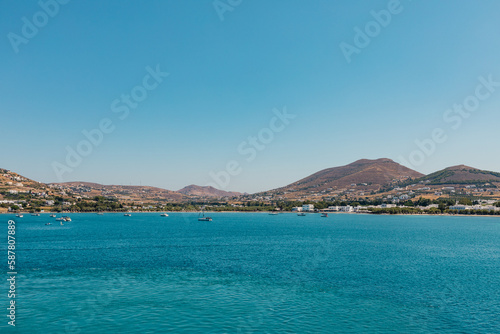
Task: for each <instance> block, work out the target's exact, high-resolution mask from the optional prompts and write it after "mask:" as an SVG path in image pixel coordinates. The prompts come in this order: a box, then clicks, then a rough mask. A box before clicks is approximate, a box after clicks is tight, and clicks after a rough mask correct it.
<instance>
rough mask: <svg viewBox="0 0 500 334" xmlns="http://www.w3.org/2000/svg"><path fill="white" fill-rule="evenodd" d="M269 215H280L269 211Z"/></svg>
mask: <svg viewBox="0 0 500 334" xmlns="http://www.w3.org/2000/svg"><path fill="white" fill-rule="evenodd" d="M269 215H270V216H277V215H278V213H277V212H269Z"/></svg>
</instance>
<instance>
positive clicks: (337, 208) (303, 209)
mask: <svg viewBox="0 0 500 334" xmlns="http://www.w3.org/2000/svg"><path fill="white" fill-rule="evenodd" d="M395 207H397V205H396V204H386V203H384V204H381V205H377V206H375V205H370V206H351V205H345V206H329V207H328V208H326V209H321V210H315V209H314V205H313V204H304V205H302V206H296V207H294V208H292V211H294V212H315V211H320V212H364V211H366V210H367V209H368V208H380V209H387V208H395ZM400 207H404V205H402V206H400ZM438 207H439V206H438V205H437V204H431V205H428V206H419V207H418V208H419V209H421V210H429V209H432V208H438ZM449 209H450V210H457V211H463V210H488V211H500V207H496V206H494V205H461V204H455V205H452V206H450V207H449Z"/></svg>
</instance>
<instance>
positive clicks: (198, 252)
mask: <svg viewBox="0 0 500 334" xmlns="http://www.w3.org/2000/svg"><path fill="white" fill-rule="evenodd" d="M211 216H212V217H213V218H214V221H213V222H210V223H208V222H198V221H197V215H196V214H180V213H172V214H170V216H169V217H160V215H159V214H158V213H155V214H133V215H132V217H124V216H123V215H122V214H105V215H103V216H99V215H96V214H73V215H71V217H72V218H73V221H72V222H68V223H65V225H64V226H60V225H56V224H55V222H54V221H53V218H49V217H48V214H42V215H41V216H40V217H32V216H29V215H25V217H24V218H20V219H16V218H14V217H13V216H8V215H1V216H0V220H1V224H0V226H3V227H1V231H0V240H2V244H1V249H2V254H4V255H3V256H4V257H5V261H4V260H2V263H4V265H2V268H4V269H2V270H3V272H4V277H7V274H6V273H7V271H8V270H7V265H6V262H7V254H6V253H7V242H6V239H7V221H8V219H9V218H10V219H12V218H14V220H15V221H16V222H17V223H16V242H17V243H16V247H17V249H16V257H17V259H16V262H17V271H18V273H19V274H18V276H17V282H16V284H17V286H16V290H17V291H16V292H17V299H16V304H17V309H16V311H17V314H16V315H17V318H16V327H15V329H14V328H12V327H11V326H8V325H7V320H8V319H7V317H6V316H5V315H6V314H7V310H6V308H7V303H8V299H7V291H8V285H7V283H6V281H5V280H2V284H1V285H0V289H1V290H0V295H1V299H0V301H1V302H2V307H1V309H3V310H5V311H3V314H2V315H1V316H2V317H1V318H0V319H2V321H1V323H0V332H2V333H163V332H173V333H253V332H255V333H360V332H363V333H387V332H394V333H500V316H499V314H500V219H499V218H497V217H492V218H490V217H484V218H480V217H474V218H470V217H433V216H371V215H353V214H333V215H330V217H329V218H321V217H320V216H319V215H317V214H312V215H308V216H306V217H298V216H297V215H295V214H280V215H277V216H270V215H267V214H257V213H256V214H250V213H246V214H243V213H214V214H211ZM47 221H52V222H53V224H54V225H51V226H46V225H45V222H47ZM4 314H5V315H4Z"/></svg>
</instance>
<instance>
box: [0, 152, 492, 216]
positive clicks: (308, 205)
mask: <svg viewBox="0 0 500 334" xmlns="http://www.w3.org/2000/svg"><path fill="white" fill-rule="evenodd" d="M499 202H500V173H496V172H489V171H482V170H478V169H475V168H472V167H468V166H463V165H460V166H454V167H449V168H446V169H444V170H442V171H438V172H435V173H432V174H429V175H423V174H421V173H418V172H416V171H413V170H411V169H408V168H406V167H404V166H401V165H399V164H397V163H395V162H394V161H392V160H389V159H377V160H366V159H364V160H359V161H356V162H354V163H352V164H350V165H346V166H341V167H334V168H329V169H327V170H323V171H320V172H318V173H315V174H313V175H311V176H309V177H306V178H304V179H302V180H299V181H297V182H294V183H292V184H290V185H288V186H284V187H281V188H278V189H273V190H269V191H265V192H261V193H256V194H241V193H236V192H228V191H222V190H218V189H215V188H212V187H201V186H195V185H191V186H188V187H185V188H183V189H181V190H179V191H171V190H166V189H161V188H157V187H150V186H121V185H101V184H97V183H89V182H68V183H51V184H44V183H40V182H37V181H33V180H31V179H29V178H27V177H24V176H21V175H19V174H17V173H14V172H11V171H9V170H5V169H0V212H4V213H5V212H53V211H61V210H63V211H75V212H93V211H131V210H132V211H160V210H168V211H195V210H198V209H199V207H201V206H207V208H208V209H211V210H216V211H270V210H278V211H296V212H320V211H325V212H356V213H367V212H372V213H393V212H397V210H396V209H398V210H400V209H401V208H412V210H416V209H418V210H420V211H422V212H431V213H432V212H436V210H439V211H440V212H444V210H452V211H453V212H455V211H456V212H460V211H463V212H478V211H480V210H483V211H484V210H487V211H490V212H497V211H499V207H498V203H499ZM377 210H378V211H377ZM436 213H437V212H436Z"/></svg>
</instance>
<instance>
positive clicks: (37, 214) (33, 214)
mask: <svg viewBox="0 0 500 334" xmlns="http://www.w3.org/2000/svg"><path fill="white" fill-rule="evenodd" d="M31 215H32V216H34V217H39V216H40V214H39V213H32V214H31Z"/></svg>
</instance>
